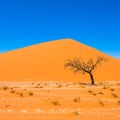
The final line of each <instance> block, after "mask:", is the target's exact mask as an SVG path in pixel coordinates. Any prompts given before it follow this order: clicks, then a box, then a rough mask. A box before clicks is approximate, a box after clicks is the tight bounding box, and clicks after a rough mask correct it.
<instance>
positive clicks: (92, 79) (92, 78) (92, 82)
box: [89, 73, 95, 85]
mask: <svg viewBox="0 0 120 120" xmlns="http://www.w3.org/2000/svg"><path fill="white" fill-rule="evenodd" d="M89 75H90V78H91V85H95V82H94V77H93V75H92V73H89Z"/></svg>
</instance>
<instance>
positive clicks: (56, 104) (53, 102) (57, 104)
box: [52, 100, 60, 106]
mask: <svg viewBox="0 0 120 120" xmlns="http://www.w3.org/2000/svg"><path fill="white" fill-rule="evenodd" d="M52 104H53V105H54V106H60V103H59V101H57V100H56V101H52Z"/></svg>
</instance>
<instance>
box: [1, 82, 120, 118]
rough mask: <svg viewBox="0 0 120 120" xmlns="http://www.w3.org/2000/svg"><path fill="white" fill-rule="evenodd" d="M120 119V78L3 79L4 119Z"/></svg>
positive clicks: (2, 102)
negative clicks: (91, 81)
mask: <svg viewBox="0 0 120 120" xmlns="http://www.w3.org/2000/svg"><path fill="white" fill-rule="evenodd" d="M80 119H84V120H120V82H118V81H110V82H100V83H97V84H96V85H95V86H91V85H89V84H87V83H79V82H55V81H53V82H52V81H51V82H50V81H49V82H0V120H80Z"/></svg>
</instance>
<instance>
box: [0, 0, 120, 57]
mask: <svg viewBox="0 0 120 120" xmlns="http://www.w3.org/2000/svg"><path fill="white" fill-rule="evenodd" d="M62 38H72V39H75V40H77V41H80V42H82V43H84V44H87V45H89V46H92V47H94V48H96V49H98V50H100V51H103V52H105V53H107V54H109V55H111V56H113V57H117V58H120V47H119V46H120V0H0V52H6V51H9V50H13V49H17V48H21V47H25V46H29V45H32V44H36V43H40V42H45V41H49V40H56V39H62Z"/></svg>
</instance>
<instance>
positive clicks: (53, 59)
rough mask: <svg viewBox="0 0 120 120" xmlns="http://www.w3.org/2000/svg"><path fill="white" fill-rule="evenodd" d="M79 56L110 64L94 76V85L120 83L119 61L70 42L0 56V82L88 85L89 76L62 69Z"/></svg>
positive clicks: (35, 47) (70, 40)
mask: <svg viewBox="0 0 120 120" xmlns="http://www.w3.org/2000/svg"><path fill="white" fill-rule="evenodd" d="M76 56H78V57H79V56H81V57H82V58H83V59H90V58H93V59H96V58H97V57H98V56H103V57H106V58H108V59H109V61H107V62H104V63H103V64H101V65H100V66H99V67H98V68H97V69H96V71H95V72H94V77H95V80H96V81H104V80H120V60H119V59H115V58H112V57H110V56H108V55H106V54H104V53H102V52H100V51H98V50H96V49H94V48H91V47H89V46H86V45H83V44H81V43H79V42H77V41H75V40H72V39H62V40H55V41H51V42H46V43H42V44H37V45H33V46H29V47H25V48H22V49H17V50H13V51H10V52H6V53H4V54H0V81H53V80H54V81H59V80H60V81H81V82H82V81H87V82H88V81H89V76H87V75H82V74H79V73H78V74H74V73H73V72H72V71H71V70H69V69H64V63H65V62H66V60H67V59H70V58H74V57H76Z"/></svg>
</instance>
